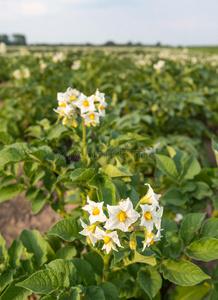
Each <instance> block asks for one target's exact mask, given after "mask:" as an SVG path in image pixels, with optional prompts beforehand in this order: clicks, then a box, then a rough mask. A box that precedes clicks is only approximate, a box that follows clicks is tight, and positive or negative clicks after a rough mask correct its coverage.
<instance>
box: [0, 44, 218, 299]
mask: <svg viewBox="0 0 218 300" xmlns="http://www.w3.org/2000/svg"><path fill="white" fill-rule="evenodd" d="M187 51H188V52H187ZM187 51H184V50H178V49H177V50H176V49H171V50H170V49H165V50H160V49H155V48H154V49H146V50H144V49H142V48H138V49H137V48H136V49H133V50H129V49H126V48H120V49H119V48H118V49H114V48H111V49H107V48H106V49H104V48H101V49H92V48H81V49H73V50H72V49H68V48H61V49H59V48H58V49H54V48H52V49H49V48H48V49H47V48H42V49H38V48H33V47H29V48H27V49H23V50H21V49H19V48H17V49H16V48H11V49H10V48H9V50H8V52H7V53H6V54H4V55H1V56H0V61H1V62H2V66H3V67H2V70H3V71H2V70H1V72H0V81H1V85H2V88H1V90H0V96H1V99H2V108H1V111H0V122H1V131H0V174H1V178H2V179H1V184H0V202H3V201H7V200H10V199H12V198H13V197H14V196H16V195H18V194H19V193H21V192H23V191H25V200H26V201H31V210H32V212H33V213H35V214H37V213H39V212H40V211H41V210H42V209H43V207H44V205H45V204H46V203H49V205H50V206H51V207H52V209H53V211H54V214H57V213H58V214H60V215H61V216H62V219H61V220H60V221H58V222H57V223H56V224H53V225H52V226H51V228H50V229H48V231H47V232H45V233H44V234H41V233H40V232H39V231H37V230H26V229H25V230H23V231H22V232H21V234H20V236H19V237H18V238H17V239H15V240H14V241H13V242H12V244H11V245H10V246H9V247H7V248H6V247H5V238H6V237H5V236H4V232H2V235H1V236H0V262H1V264H0V274H1V275H0V299H1V300H8V299H17V300H18V299H19V300H25V299H27V298H28V297H30V296H31V295H32V297H35V298H36V299H44V300H46V299H47V300H51V299H60V300H61V299H63V300H64V299H72V300H79V299H85V300H90V299H91V300H92V299H95V300H104V299H105V300H109V299H155V300H158V299H172V300H179V299H192V300H193V299H204V300H213V299H216V297H217V296H216V295H217V293H218V283H217V278H218V264H217V263H216V260H217V259H218V219H217V216H218V196H217V187H218V168H217V161H218V154H217V153H218V141H217V138H216V135H217V128H218V126H217V125H218V124H217V123H218V114H217V98H218V93H217V87H216V84H217V82H218V75H217V70H218V69H217V68H218V61H217V57H216V56H213V55H211V54H208V55H205V54H201V52H199V53H197V52H194V50H187ZM194 58H195V59H194ZM12 66H13V68H12ZM68 87H69V88H68ZM57 93H58V94H57ZM56 98H57V100H58V101H57V100H56ZM208 149H209V150H208ZM208 151H209V154H208ZM72 205H73V208H72ZM4 237H5V238H4Z"/></svg>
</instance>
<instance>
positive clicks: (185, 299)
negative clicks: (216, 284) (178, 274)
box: [173, 285, 210, 300]
mask: <svg viewBox="0 0 218 300" xmlns="http://www.w3.org/2000/svg"><path fill="white" fill-rule="evenodd" d="M209 291H210V286H209V285H202V286H187V287H183V286H177V287H176V288H175V290H174V291H173V300H195V299H196V300H197V299H199V300H200V299H203V297H204V296H205V295H206V294H207V293H208V292H209Z"/></svg>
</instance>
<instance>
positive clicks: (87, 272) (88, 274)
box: [71, 258, 95, 286]
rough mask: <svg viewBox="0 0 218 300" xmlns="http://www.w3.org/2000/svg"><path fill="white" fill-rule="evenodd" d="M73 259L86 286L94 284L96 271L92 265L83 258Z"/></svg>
mask: <svg viewBox="0 0 218 300" xmlns="http://www.w3.org/2000/svg"><path fill="white" fill-rule="evenodd" d="M71 261H72V263H73V264H74V266H75V267H76V269H77V272H78V274H79V275H80V277H81V278H82V280H83V282H84V284H85V285H86V286H88V285H93V284H94V283H95V279H94V278H95V277H94V276H93V275H94V273H93V269H92V267H91V265H90V264H89V263H88V262H87V261H85V260H83V259H81V258H73V259H71Z"/></svg>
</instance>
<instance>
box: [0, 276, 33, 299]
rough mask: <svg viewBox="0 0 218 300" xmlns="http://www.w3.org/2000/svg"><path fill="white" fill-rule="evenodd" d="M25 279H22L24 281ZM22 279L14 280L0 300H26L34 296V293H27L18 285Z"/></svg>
mask: <svg viewBox="0 0 218 300" xmlns="http://www.w3.org/2000/svg"><path fill="white" fill-rule="evenodd" d="M23 278H24V277H22V279H23ZM22 279H21V278H19V279H16V280H14V281H13V282H12V283H11V284H10V285H9V286H8V287H7V289H6V290H5V291H4V292H3V294H2V295H1V297H0V300H9V299H11V300H12V299H13V300H24V299H27V297H28V296H30V295H31V294H32V292H30V291H27V290H26V289H24V288H23V287H18V286H16V284H17V283H18V282H20V281H21V280H22Z"/></svg>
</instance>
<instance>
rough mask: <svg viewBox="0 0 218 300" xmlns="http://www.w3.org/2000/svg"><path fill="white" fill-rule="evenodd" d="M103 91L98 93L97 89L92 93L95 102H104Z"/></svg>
mask: <svg viewBox="0 0 218 300" xmlns="http://www.w3.org/2000/svg"><path fill="white" fill-rule="evenodd" d="M104 95H105V94H104V93H100V92H99V90H98V89H97V90H96V92H95V94H94V101H97V102H100V103H102V102H105V97H104Z"/></svg>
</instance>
